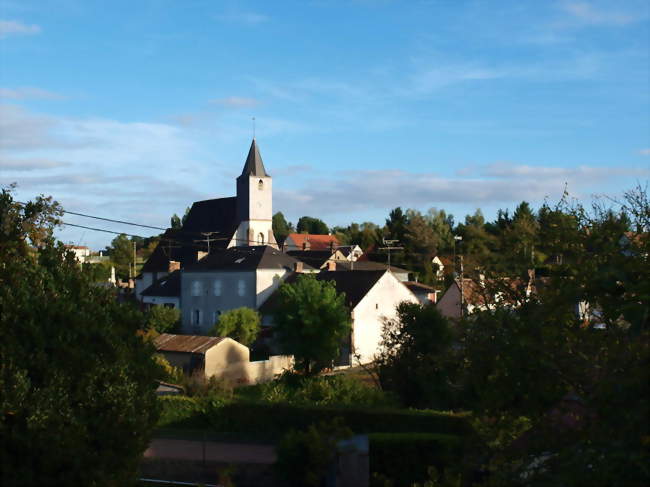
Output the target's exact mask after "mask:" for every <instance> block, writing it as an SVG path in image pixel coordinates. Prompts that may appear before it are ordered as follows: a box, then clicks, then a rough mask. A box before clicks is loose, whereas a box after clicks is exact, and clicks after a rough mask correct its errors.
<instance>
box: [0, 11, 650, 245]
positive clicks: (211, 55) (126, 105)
mask: <svg viewBox="0 0 650 487" xmlns="http://www.w3.org/2000/svg"><path fill="white" fill-rule="evenodd" d="M649 22H650V4H649V3H648V2H647V1H646V0H639V1H637V0H627V1H620V2H611V1H591V0H589V1H580V0H549V1H543V2H540V1H537V0H499V1H471V0H457V1H451V0H437V1H436V0H433V1H417V0H408V1H397V0H395V1H390V0H384V1H381V0H375V1H373V0H358V1H335V0H328V1H324V0H323V1H309V0H300V1H277V2H268V1H257V2H255V1H217V0H212V1H207V0H204V1H192V0H186V1H183V2H178V1H171V0H169V1H166V0H141V1H137V2H132V1H119V0H113V1H111V2H106V1H92V0H57V1H47V0H40V1H30V0H2V1H1V2H0V185H3V186H7V185H8V184H10V183H13V182H15V183H17V184H18V188H17V190H16V198H17V199H18V200H20V201H26V200H29V199H32V198H34V197H35V196H36V195H39V194H44V195H51V196H53V197H54V198H55V199H56V200H57V201H59V202H60V203H61V204H62V205H63V207H64V208H65V209H66V210H69V211H74V212H80V213H86V214H91V215H98V216H103V217H108V218H113V219H120V220H127V221H132V222H138V223H143V224H147V225H153V226H160V227H166V226H168V225H169V217H170V216H171V215H172V214H173V213H179V214H182V213H183V212H184V210H185V208H186V207H187V206H190V205H191V203H192V202H193V201H198V200H202V199H209V198H217V197H226V196H234V194H235V178H236V177H237V176H238V175H239V174H240V172H241V170H242V167H243V164H244V160H245V158H246V155H247V153H248V149H249V146H250V143H251V139H252V137H253V120H252V118H253V117H255V136H256V140H257V142H258V145H259V147H260V151H261V154H262V158H263V160H264V163H265V166H266V169H267V171H268V172H269V173H270V174H271V175H272V176H273V187H274V198H273V206H274V208H273V211H274V212H275V211H282V212H283V213H284V215H285V216H286V217H287V218H288V220H290V221H292V222H294V223H295V222H296V221H297V219H298V218H299V217H300V216H303V215H309V216H314V217H319V218H322V219H323V220H324V221H326V222H327V223H328V224H329V225H347V224H349V223H350V222H352V221H354V222H364V221H373V222H375V223H379V224H383V222H384V220H385V218H386V216H387V214H388V212H389V211H390V209H391V208H395V207H397V206H401V207H402V208H414V209H418V210H420V211H423V212H424V211H426V210H428V209H429V208H431V207H436V208H443V209H445V210H446V211H447V212H448V213H452V214H453V215H455V218H456V221H462V220H464V217H465V215H466V214H468V213H473V212H474V211H475V210H476V209H477V208H481V209H482V210H483V212H484V214H485V215H486V217H487V218H488V219H492V218H494V216H495V214H496V211H497V209H499V208H504V209H505V208H509V209H511V210H512V209H514V207H515V206H516V205H517V204H518V203H519V202H521V201H522V200H526V201H529V202H530V203H531V205H532V206H533V207H535V208H538V207H539V206H540V205H541V204H542V203H543V202H544V201H545V200H547V201H549V202H551V203H553V202H557V201H558V200H559V198H560V197H561V196H562V193H563V191H564V189H565V187H566V188H567V190H568V191H569V193H570V194H571V195H572V196H573V197H576V198H578V199H580V200H582V201H588V200H589V199H590V198H592V197H593V196H594V195H608V196H610V197H618V196H620V195H621V194H622V193H623V192H624V191H625V190H627V189H631V188H632V187H634V186H635V185H636V184H637V183H641V184H645V183H646V182H647V181H648V180H649V179H650V89H649V88H650V27H649ZM64 220H65V221H66V222H68V223H76V224H81V225H87V226H93V227H99V228H104V229H109V230H114V231H124V232H126V233H134V234H137V235H143V236H148V235H151V234H154V233H158V232H157V231H155V230H147V229H144V228H136V227H128V226H124V225H119V224H110V223H107V222H101V221H97V220H89V219H85V218H82V217H77V216H74V215H70V214H68V215H66V216H65V219H64ZM58 236H59V237H60V238H61V239H62V240H64V241H65V242H70V243H75V244H80V245H88V246H90V247H91V248H94V249H100V248H103V247H104V246H106V245H107V244H109V243H110V241H111V239H112V238H113V237H114V235H111V234H107V233H100V232H94V231H90V230H83V229H80V228H75V227H64V228H63V229H62V230H60V231H59V232H58Z"/></svg>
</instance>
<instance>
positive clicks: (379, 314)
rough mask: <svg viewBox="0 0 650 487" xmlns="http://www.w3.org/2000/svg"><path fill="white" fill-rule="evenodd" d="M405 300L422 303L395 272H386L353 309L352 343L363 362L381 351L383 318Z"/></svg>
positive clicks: (393, 311) (388, 317)
mask: <svg viewBox="0 0 650 487" xmlns="http://www.w3.org/2000/svg"><path fill="white" fill-rule="evenodd" d="M403 301H407V302H409V303H416V304H417V303H419V301H418V299H417V298H416V297H415V295H414V294H413V293H412V292H411V291H410V290H409V289H407V288H406V287H405V286H404V285H403V284H402V283H401V282H400V281H399V280H398V279H397V278H396V277H395V276H394V275H393V274H392V273H390V272H386V273H385V274H384V275H383V276H382V277H381V278H380V279H379V280H378V281H377V283H376V284H375V285H374V286H373V287H372V289H371V290H370V291H369V292H368V294H366V296H365V297H364V298H363V299H362V300H361V301H359V304H357V306H356V307H355V308H354V310H353V311H352V313H353V314H352V316H353V323H352V326H353V335H352V343H353V344H354V353H358V354H360V355H361V362H362V363H367V362H370V361H372V360H373V357H374V356H375V354H376V353H377V352H378V351H379V343H380V341H381V331H382V326H383V322H384V319H386V318H387V319H392V318H395V316H396V315H397V312H396V307H397V305H398V304H399V303H401V302H403ZM352 363H356V360H352Z"/></svg>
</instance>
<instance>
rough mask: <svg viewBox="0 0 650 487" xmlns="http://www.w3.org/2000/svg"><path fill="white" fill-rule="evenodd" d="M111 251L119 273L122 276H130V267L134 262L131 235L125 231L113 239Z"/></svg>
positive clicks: (112, 259)
mask: <svg viewBox="0 0 650 487" xmlns="http://www.w3.org/2000/svg"><path fill="white" fill-rule="evenodd" d="M109 252H110V256H111V261H112V262H113V264H115V270H116V271H117V273H118V275H119V276H120V277H130V274H131V273H130V269H131V265H132V264H133V245H132V243H131V241H130V240H129V237H127V236H126V235H125V234H124V233H121V234H120V235H118V236H117V237H115V238H114V239H113V240H112V241H111V246H110V249H109Z"/></svg>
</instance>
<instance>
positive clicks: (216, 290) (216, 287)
mask: <svg viewBox="0 0 650 487" xmlns="http://www.w3.org/2000/svg"><path fill="white" fill-rule="evenodd" d="M212 293H213V294H214V295H215V296H221V279H215V280H214V282H213V283H212Z"/></svg>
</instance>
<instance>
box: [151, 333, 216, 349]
mask: <svg viewBox="0 0 650 487" xmlns="http://www.w3.org/2000/svg"><path fill="white" fill-rule="evenodd" d="M223 339H224V338H223V337H208V336H201V335H172V334H171V333H162V334H161V335H158V336H157V337H156V339H155V340H154V345H156V348H157V349H158V350H159V351H161V352H186V353H205V352H207V351H208V350H209V349H210V348H212V347H214V346H215V345H218V344H219V343H220V342H221V341H223Z"/></svg>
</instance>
